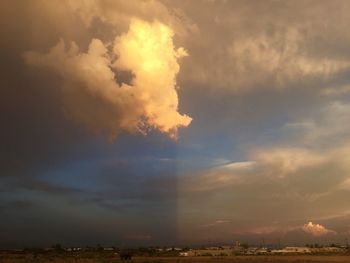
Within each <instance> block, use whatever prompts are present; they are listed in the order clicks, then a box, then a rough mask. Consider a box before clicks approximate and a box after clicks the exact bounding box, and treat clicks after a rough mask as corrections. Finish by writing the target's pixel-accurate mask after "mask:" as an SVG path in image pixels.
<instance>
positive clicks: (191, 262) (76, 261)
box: [0, 254, 350, 263]
mask: <svg viewBox="0 0 350 263" xmlns="http://www.w3.org/2000/svg"><path fill="white" fill-rule="evenodd" d="M24 262H26V263H27V262H38V263H46V262H50V263H61V262H62V263H63V262H68V263H98V262H101V263H115V262H125V263H241V262H242V263H260V262H270V263H292V262H298V263H318V262H320V263H333V262H334V263H350V255H332V256H330V255H329V256H328V255H325V256H320V255H300V256H299V255H296V256H233V257H134V258H133V259H132V260H128V261H121V260H120V259H119V258H118V257H115V256H114V255H110V256H107V257H106V256H98V255H96V256H89V257H84V256H65V255H56V256H49V255H38V256H34V255H30V254H1V255H0V263H24Z"/></svg>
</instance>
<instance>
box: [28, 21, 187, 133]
mask: <svg viewBox="0 0 350 263" xmlns="http://www.w3.org/2000/svg"><path fill="white" fill-rule="evenodd" d="M172 38H173V32H172V30H171V29H170V28H169V27H167V26H166V25H164V24H162V23H160V22H153V23H148V22H145V21H142V20H133V21H132V22H131V24H130V28H129V31H128V32H127V33H126V34H122V35H121V36H119V37H117V38H116V40H115V44H114V48H113V52H114V53H112V54H111V52H110V51H109V50H108V45H106V44H105V43H103V42H102V41H101V40H99V39H93V40H92V41H91V43H90V45H89V48H88V51H87V52H86V53H84V52H81V51H80V50H79V48H78V46H77V45H76V44H75V43H74V42H73V43H71V45H70V47H69V48H68V50H66V49H67V48H66V46H65V43H64V42H63V40H61V41H60V42H59V43H58V44H57V45H56V46H55V47H53V48H52V49H51V50H50V51H49V52H48V53H47V54H41V53H37V52H27V53H26V54H25V58H26V61H27V62H28V63H29V64H32V65H39V66H45V67H49V68H51V69H52V70H53V71H54V72H56V73H57V74H59V75H60V76H61V77H62V79H63V84H62V92H63V98H64V103H65V111H66V112H67V114H68V115H69V116H71V117H72V118H73V119H75V120H77V121H79V122H81V123H83V124H85V125H86V126H88V127H90V128H92V129H93V130H96V131H103V132H105V133H107V135H108V137H109V138H110V139H113V138H115V137H116V136H117V135H118V134H119V133H120V132H121V131H127V132H131V133H135V132H141V133H144V134H145V133H147V132H148V130H149V129H151V128H153V129H158V130H159V131H160V132H163V133H166V134H168V135H169V136H170V137H172V138H176V136H177V130H178V128H179V127H182V126H185V127H186V126H188V125H189V124H190V122H191V118H190V117H189V116H187V115H181V114H180V113H179V112H178V96H177V92H176V89H177V88H178V87H177V86H176V79H175V78H176V75H177V73H178V72H179V70H180V66H179V64H178V59H179V58H181V57H183V56H185V55H187V53H186V51H185V50H184V49H183V48H178V49H175V48H174V45H173V39H172ZM115 56H117V60H114V58H115ZM113 68H116V70H127V71H129V72H131V73H132V74H133V76H134V77H133V79H132V81H131V84H130V85H129V84H126V83H122V84H121V85H119V84H118V83H117V81H116V79H117V76H116V75H115V73H114V71H113V70H114V69H113Z"/></svg>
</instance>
